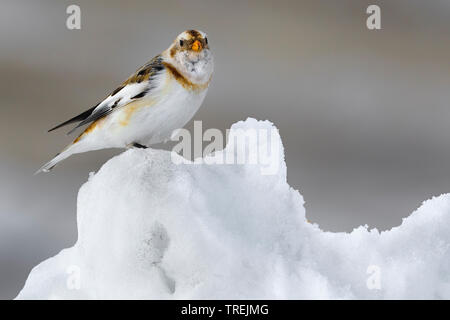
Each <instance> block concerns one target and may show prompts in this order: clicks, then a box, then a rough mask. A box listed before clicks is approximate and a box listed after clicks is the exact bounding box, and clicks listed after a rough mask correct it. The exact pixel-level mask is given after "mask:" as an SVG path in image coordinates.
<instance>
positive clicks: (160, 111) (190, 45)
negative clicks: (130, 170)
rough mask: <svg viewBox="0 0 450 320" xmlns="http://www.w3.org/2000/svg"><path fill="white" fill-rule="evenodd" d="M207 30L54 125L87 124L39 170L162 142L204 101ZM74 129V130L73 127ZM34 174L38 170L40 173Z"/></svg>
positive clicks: (186, 36)
mask: <svg viewBox="0 0 450 320" xmlns="http://www.w3.org/2000/svg"><path fill="white" fill-rule="evenodd" d="M213 65H214V63H213V57H212V54H211V52H210V50H209V45H208V39H207V36H206V34H205V33H203V32H201V31H196V30H188V31H185V32H183V33H182V34H180V35H179V36H178V37H177V38H176V39H175V41H174V42H173V43H172V45H171V46H170V47H169V48H168V49H167V50H165V51H164V52H163V53H162V54H160V55H158V56H156V57H155V58H154V59H152V60H151V61H150V62H149V63H147V64H146V65H144V66H143V67H142V68H140V69H138V70H137V71H136V72H135V73H134V74H133V75H131V76H130V77H129V78H128V79H127V80H126V81H125V82H124V83H123V84H122V85H121V86H120V87H119V88H118V89H116V90H114V91H113V92H112V93H111V94H110V95H109V96H108V97H107V98H106V99H104V100H103V101H102V102H100V103H99V104H98V105H97V106H96V107H95V108H92V109H91V110H88V111H86V112H84V113H82V114H80V115H79V116H77V117H75V118H72V119H70V120H68V121H66V122H64V123H62V124H61V125H59V126H57V127H55V128H53V129H52V130H54V129H57V128H59V127H61V126H64V125H67V124H70V123H74V122H78V125H77V126H76V127H75V128H74V129H76V128H78V127H80V126H82V125H84V124H90V126H89V127H88V128H87V129H86V130H85V131H84V132H83V133H82V134H81V135H80V136H79V137H78V138H77V139H75V141H74V142H73V143H72V144H70V145H69V146H67V147H66V148H65V149H64V150H63V151H62V152H61V153H60V154H58V155H57V156H56V157H55V158H53V159H52V160H51V161H50V162H48V163H47V164H45V165H44V166H43V167H42V168H41V169H39V170H38V172H41V171H45V172H47V171H49V170H51V169H52V168H53V167H54V166H55V165H56V164H57V163H58V162H60V161H62V160H64V159H66V158H67V157H69V156H71V155H72V154H75V153H81V152H86V151H91V150H98V149H104V148H127V147H130V146H133V145H138V146H148V145H152V144H155V143H159V142H164V141H166V140H168V139H170V137H171V136H172V133H173V131H174V130H177V129H179V128H182V127H183V126H184V125H185V124H186V123H187V122H188V121H189V120H190V119H191V118H192V117H193V115H194V114H195V113H196V112H197V110H198V108H199V107H200V105H201V104H202V102H203V100H204V98H205V96H206V93H207V90H208V86H209V82H210V80H211V75H212V72H213ZM72 131H73V130H72ZM38 172H37V173H38Z"/></svg>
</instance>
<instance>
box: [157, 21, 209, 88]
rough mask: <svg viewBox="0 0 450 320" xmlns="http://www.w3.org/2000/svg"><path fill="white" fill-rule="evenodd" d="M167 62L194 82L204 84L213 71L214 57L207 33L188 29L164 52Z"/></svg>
mask: <svg viewBox="0 0 450 320" xmlns="http://www.w3.org/2000/svg"><path fill="white" fill-rule="evenodd" d="M162 55H163V56H164V58H165V62H166V63H169V64H171V65H172V66H174V68H175V69H176V70H177V72H178V73H179V74H181V75H183V76H184V77H186V78H187V79H188V80H189V81H191V82H192V83H194V84H204V83H206V82H208V81H209V80H210V78H211V74H212V72H213V57H212V53H211V51H210V48H209V43H208V37H207V35H206V33H204V32H202V31H199V30H193V29H192V30H186V31H184V32H182V33H181V34H179V35H178V36H177V37H176V38H175V40H174V42H173V43H172V45H171V46H170V47H169V48H168V49H167V50H166V51H164V53H163V54H162Z"/></svg>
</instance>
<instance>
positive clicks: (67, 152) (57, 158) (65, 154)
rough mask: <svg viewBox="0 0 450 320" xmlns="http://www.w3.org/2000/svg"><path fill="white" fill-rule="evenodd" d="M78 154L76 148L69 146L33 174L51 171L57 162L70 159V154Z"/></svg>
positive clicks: (72, 145)
mask: <svg viewBox="0 0 450 320" xmlns="http://www.w3.org/2000/svg"><path fill="white" fill-rule="evenodd" d="M77 152H79V151H78V150H77V148H76V147H75V144H70V145H68V146H67V147H66V148H64V150H63V151H61V152H60V153H58V154H57V155H56V156H55V157H54V158H53V159H52V160H50V161H49V162H47V163H46V164H44V165H43V166H42V167H41V168H40V169H39V170H38V171H36V172H35V173H34V174H35V175H36V174H38V173H41V172H49V171H50V170H52V169H53V168H54V167H55V166H56V165H57V164H58V163H59V162H61V161H63V160H64V159H66V158H68V157H70V156H71V155H72V154H74V153H77Z"/></svg>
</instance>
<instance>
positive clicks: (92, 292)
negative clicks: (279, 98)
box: [17, 119, 450, 299]
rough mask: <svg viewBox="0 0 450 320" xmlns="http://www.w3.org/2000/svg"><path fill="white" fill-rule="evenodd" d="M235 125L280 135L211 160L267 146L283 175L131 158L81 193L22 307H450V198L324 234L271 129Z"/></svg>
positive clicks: (164, 155) (115, 162)
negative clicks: (74, 303) (52, 303)
mask: <svg viewBox="0 0 450 320" xmlns="http://www.w3.org/2000/svg"><path fill="white" fill-rule="evenodd" d="M239 128H240V129H244V130H271V131H272V132H273V131H274V130H275V132H276V134H275V135H272V138H271V139H272V140H271V141H270V139H269V141H268V140H267V139H260V138H258V139H256V140H252V139H246V140H241V141H240V142H237V145H236V144H235V145H234V146H233V148H230V147H229V146H227V148H226V149H225V150H224V151H220V152H216V154H215V157H221V156H222V155H223V152H228V153H229V154H230V153H231V154H235V153H236V152H237V150H239V144H242V143H245V151H246V154H247V156H251V154H253V155H254V153H255V152H259V151H260V150H261V149H263V150H266V149H264V148H266V147H267V145H268V144H270V145H272V147H271V148H270V149H271V152H272V153H273V154H276V155H277V156H276V157H271V158H270V159H271V161H272V163H271V165H272V166H273V167H276V168H278V169H277V170H274V171H273V172H272V174H264V172H263V170H261V169H262V168H261V166H263V165H264V166H267V163H265V164H258V163H256V164H255V163H252V164H245V163H244V164H214V163H212V164H211V162H214V161H209V162H208V161H203V162H201V163H195V164H194V163H180V162H182V161H174V159H177V157H179V156H178V155H176V154H175V153H171V152H169V151H163V150H154V149H146V150H142V149H131V150H128V151H126V152H124V153H122V154H120V155H119V156H117V157H115V158H113V159H111V160H109V161H108V162H107V163H106V164H105V165H103V167H102V168H101V169H100V170H99V172H98V173H96V174H91V176H90V178H89V181H88V182H86V183H85V184H84V185H83V186H82V187H81V189H80V192H79V195H78V213H77V214H78V216H77V219H78V241H77V242H76V243H75V245H74V246H73V247H71V248H68V249H64V250H62V251H61V252H60V253H59V254H57V255H56V256H54V257H52V258H50V259H48V260H46V261H44V262H42V263H41V264H39V265H38V266H36V267H35V268H34V269H33V270H32V271H31V273H30V275H29V277H28V279H27V281H26V284H25V287H24V288H23V290H22V291H21V292H20V294H19V295H18V297H17V298H19V299H78V298H81V299H116V298H125V299H413V298H414V299H435V298H437V299H442V298H444V299H449V298H450V251H449V245H450V196H449V195H442V196H439V197H436V198H433V199H431V200H428V201H426V202H424V204H423V205H422V206H421V207H420V208H419V209H418V210H417V211H415V212H414V213H412V214H411V215H410V216H409V217H407V218H405V219H404V220H403V222H402V224H401V225H400V226H399V227H395V228H392V229H391V230H389V231H384V232H379V231H377V230H376V229H372V230H369V229H368V228H367V227H364V226H361V227H359V228H357V229H355V230H353V231H352V232H351V233H331V232H324V231H322V230H321V229H320V228H319V226H317V225H315V224H311V223H309V222H308V221H307V220H306V219H305V210H304V207H303V198H302V196H301V195H300V194H299V193H298V191H296V190H294V189H292V188H291V187H290V186H289V185H288V184H287V182H286V165H285V162H284V152H283V147H282V144H281V140H280V137H279V135H278V131H277V130H276V128H275V127H274V126H273V125H272V124H271V123H270V122H268V121H256V120H254V119H247V120H246V121H241V122H238V123H236V124H234V125H233V126H232V128H231V130H233V129H239ZM273 139H275V140H273ZM274 142H275V143H274ZM273 146H276V148H275V149H274V147H273ZM235 147H236V148H235ZM258 150H259V151H258ZM275 151H277V152H275ZM207 162H208V163H207Z"/></svg>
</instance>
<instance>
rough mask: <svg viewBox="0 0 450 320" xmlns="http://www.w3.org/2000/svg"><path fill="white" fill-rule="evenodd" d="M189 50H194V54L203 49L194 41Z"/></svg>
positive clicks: (198, 42) (199, 43) (200, 44)
mask: <svg viewBox="0 0 450 320" xmlns="http://www.w3.org/2000/svg"><path fill="white" fill-rule="evenodd" d="M191 49H192V50H194V51H195V52H199V51H202V49H203V47H202V43H201V42H200V41H198V40H195V41H194V43H193V44H192V47H191Z"/></svg>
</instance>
